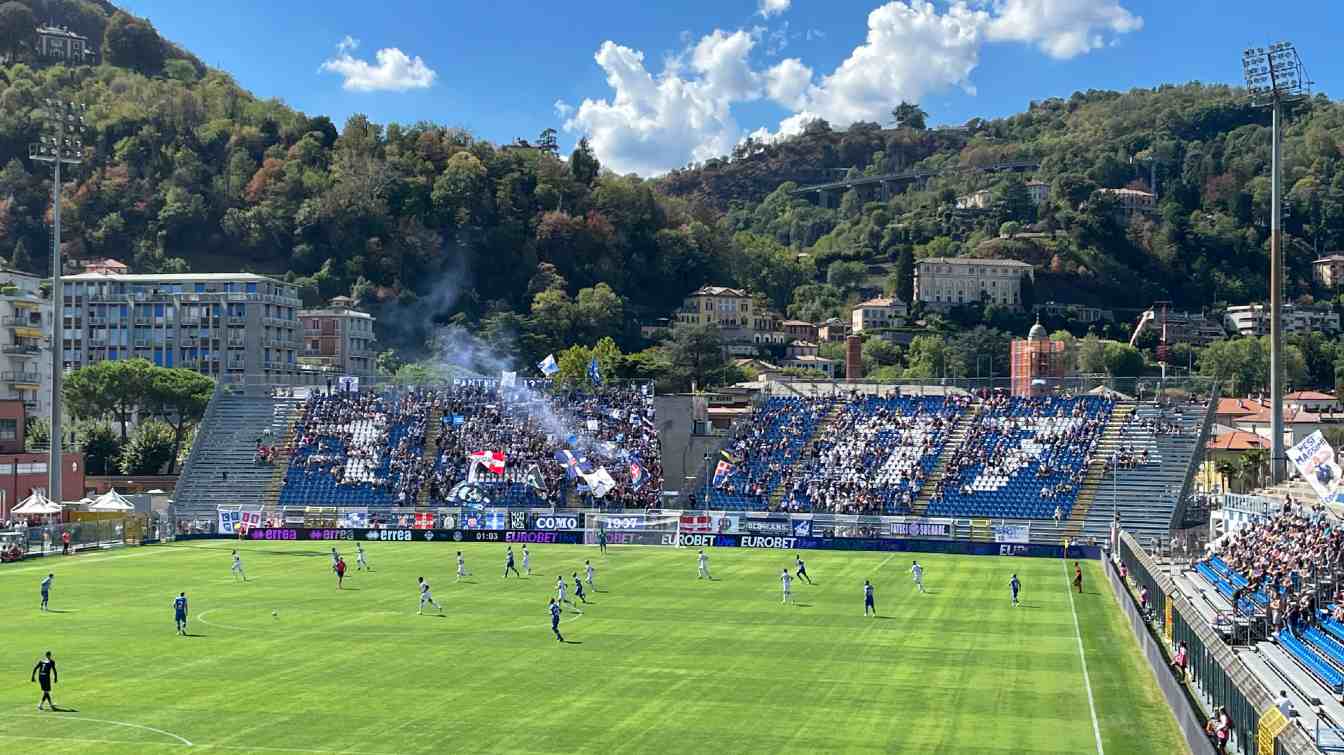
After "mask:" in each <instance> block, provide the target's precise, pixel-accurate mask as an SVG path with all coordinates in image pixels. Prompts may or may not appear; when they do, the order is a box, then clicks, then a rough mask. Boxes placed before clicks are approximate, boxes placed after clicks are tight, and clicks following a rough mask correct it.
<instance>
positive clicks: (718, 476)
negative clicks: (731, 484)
mask: <svg viewBox="0 0 1344 755" xmlns="http://www.w3.org/2000/svg"><path fill="white" fill-rule="evenodd" d="M732 473H733V465H732V464H729V463H728V462H726V461H720V462H719V466H717V467H715V468H714V487H716V488H719V487H723V483H725V482H727V481H728V475H730V474H732Z"/></svg>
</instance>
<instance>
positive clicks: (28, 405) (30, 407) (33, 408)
mask: <svg viewBox="0 0 1344 755" xmlns="http://www.w3.org/2000/svg"><path fill="white" fill-rule="evenodd" d="M23 408H24V409H25V410H26V411H29V412H33V413H36V412H37V402H36V401H25V402H23Z"/></svg>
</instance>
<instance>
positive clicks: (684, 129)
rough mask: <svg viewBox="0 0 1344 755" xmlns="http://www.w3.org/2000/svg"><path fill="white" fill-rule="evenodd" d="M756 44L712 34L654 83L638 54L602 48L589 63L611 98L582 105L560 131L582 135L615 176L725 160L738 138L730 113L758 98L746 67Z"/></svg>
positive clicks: (742, 35) (737, 35)
mask: <svg viewBox="0 0 1344 755" xmlns="http://www.w3.org/2000/svg"><path fill="white" fill-rule="evenodd" d="M755 44H756V41H755V39H754V38H753V37H752V35H751V34H749V33H747V32H745V31H740V30H739V31H736V32H733V33H732V34H729V33H726V32H723V31H719V30H715V31H714V32H712V33H710V34H707V35H705V36H704V37H702V38H701V39H700V41H699V42H697V43H696V44H695V46H694V47H692V48H691V49H690V50H688V51H687V52H686V53H685V55H684V56H683V57H684V58H685V59H686V62H685V64H684V65H682V64H680V63H679V62H678V61H676V60H674V61H673V62H671V63H669V64H668V65H666V66H665V67H664V70H663V72H662V74H661V75H660V76H658V77H657V78H655V77H654V76H653V75H652V74H651V73H649V71H648V69H646V68H645V67H644V53H642V52H639V51H637V50H632V49H630V48H628V47H624V46H621V45H618V44H616V43H615V42H611V41H607V42H603V43H602V47H601V48H600V49H599V50H598V51H597V55H595V56H594V59H595V60H596V61H597V64H598V66H600V67H601V68H602V70H603V71H604V72H605V73H606V75H607V84H608V85H609V86H610V87H611V89H612V91H613V95H612V97H611V99H609V100H608V99H598V100H592V99H585V100H584V101H583V102H582V103H580V104H579V108H578V110H577V111H575V112H574V114H573V117H571V118H570V119H569V120H567V121H566V122H565V129H566V130H567V131H572V132H579V133H583V134H585V135H587V137H588V140H589V142H590V143H591V144H592V145H593V149H594V150H596V152H597V154H598V155H599V156H600V157H601V159H602V162H603V163H605V164H606V165H608V166H610V167H611V168H612V169H613V170H615V171H617V172H618V173H627V172H632V171H633V172H638V173H641V174H645V175H647V174H654V173H661V172H663V171H666V170H667V169H668V168H670V167H673V166H676V165H680V164H683V163H685V162H687V161H689V160H704V159H708V158H710V157H714V156H716V155H722V154H725V153H727V152H728V151H729V150H731V149H732V147H733V145H734V144H735V143H736V142H737V140H738V137H739V134H740V131H739V129H738V126H737V122H736V121H734V120H733V116H732V112H731V105H732V104H733V103H734V102H744V101H747V100H752V99H758V98H759V97H760V96H761V93H760V75H759V74H757V73H755V72H754V71H752V70H751V66H750V64H749V63H748V60H747V59H748V56H749V55H750V53H751V49H752V47H753V46H755ZM683 69H684V70H683Z"/></svg>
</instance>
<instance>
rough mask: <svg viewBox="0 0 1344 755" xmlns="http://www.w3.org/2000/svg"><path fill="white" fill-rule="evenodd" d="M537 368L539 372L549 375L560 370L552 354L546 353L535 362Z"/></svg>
mask: <svg viewBox="0 0 1344 755" xmlns="http://www.w3.org/2000/svg"><path fill="white" fill-rule="evenodd" d="M537 369H539V370H541V374H543V375H545V376H546V377H550V376H551V375H554V374H555V373H557V372H559V371H560V365H558V364H556V363H555V355H554V354H547V355H546V358H545V359H543V360H541V361H540V362H538V363H537Z"/></svg>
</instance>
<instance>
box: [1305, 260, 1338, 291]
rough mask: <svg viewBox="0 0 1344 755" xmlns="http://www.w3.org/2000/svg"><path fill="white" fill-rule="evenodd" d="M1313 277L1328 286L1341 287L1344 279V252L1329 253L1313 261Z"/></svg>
mask: <svg viewBox="0 0 1344 755" xmlns="http://www.w3.org/2000/svg"><path fill="white" fill-rule="evenodd" d="M1311 277H1312V278H1314V279H1316V282H1317V283H1319V284H1321V285H1322V286H1325V287H1326V288H1332V289H1333V288H1339V286H1340V282H1341V281H1344V254H1339V253H1335V254H1327V255H1326V256H1324V257H1322V258H1320V259H1318V260H1316V261H1315V262H1312V263H1311Z"/></svg>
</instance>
